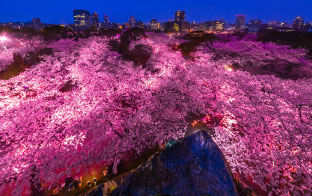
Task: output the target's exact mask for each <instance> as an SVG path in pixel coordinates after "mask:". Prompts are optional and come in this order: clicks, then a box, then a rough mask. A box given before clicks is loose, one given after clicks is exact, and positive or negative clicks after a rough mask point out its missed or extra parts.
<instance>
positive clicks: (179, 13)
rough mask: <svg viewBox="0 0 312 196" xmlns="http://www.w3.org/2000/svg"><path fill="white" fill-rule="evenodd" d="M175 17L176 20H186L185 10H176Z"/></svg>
mask: <svg viewBox="0 0 312 196" xmlns="http://www.w3.org/2000/svg"><path fill="white" fill-rule="evenodd" d="M174 18H175V21H176V22H179V21H183V20H185V11H176V12H175V17H174Z"/></svg>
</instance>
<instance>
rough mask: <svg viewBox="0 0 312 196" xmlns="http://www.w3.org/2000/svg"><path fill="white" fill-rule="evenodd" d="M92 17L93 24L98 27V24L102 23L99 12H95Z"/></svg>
mask: <svg viewBox="0 0 312 196" xmlns="http://www.w3.org/2000/svg"><path fill="white" fill-rule="evenodd" d="M91 18H92V26H95V27H98V26H99V23H100V20H99V15H98V13H96V12H94V13H93V14H92V15H91Z"/></svg>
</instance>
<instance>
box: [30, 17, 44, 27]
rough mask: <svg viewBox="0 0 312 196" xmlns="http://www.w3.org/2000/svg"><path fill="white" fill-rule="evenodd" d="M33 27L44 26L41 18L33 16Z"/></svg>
mask: <svg viewBox="0 0 312 196" xmlns="http://www.w3.org/2000/svg"><path fill="white" fill-rule="evenodd" d="M32 27H33V28H35V29H40V28H41V27H42V24H41V21H40V18H33V19H32Z"/></svg>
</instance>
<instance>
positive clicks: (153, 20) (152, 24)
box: [150, 19, 160, 31]
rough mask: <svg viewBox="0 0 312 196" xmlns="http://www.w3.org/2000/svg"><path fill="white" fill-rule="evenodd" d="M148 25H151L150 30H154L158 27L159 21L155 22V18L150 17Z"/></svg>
mask: <svg viewBox="0 0 312 196" xmlns="http://www.w3.org/2000/svg"><path fill="white" fill-rule="evenodd" d="M150 26H151V30H152V31H156V30H158V29H160V23H159V22H157V20H156V19H152V20H151V22H150Z"/></svg>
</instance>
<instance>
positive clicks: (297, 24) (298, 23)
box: [293, 16, 304, 30]
mask: <svg viewBox="0 0 312 196" xmlns="http://www.w3.org/2000/svg"><path fill="white" fill-rule="evenodd" d="M293 28H294V29H296V30H303V28H304V19H303V18H302V17H300V16H298V17H296V18H295V19H294V22H293Z"/></svg>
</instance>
